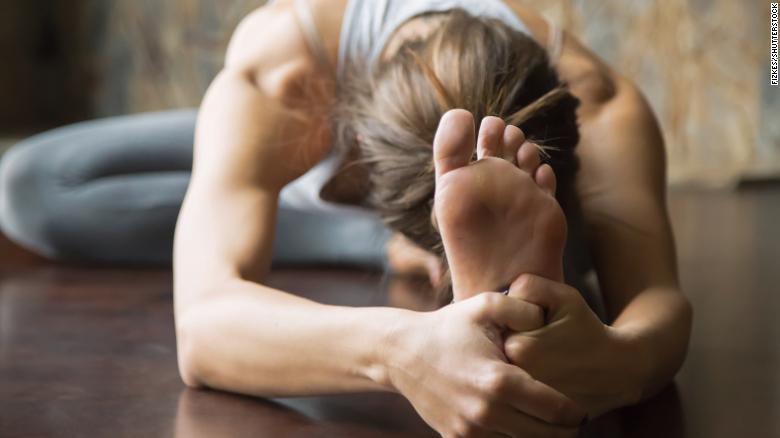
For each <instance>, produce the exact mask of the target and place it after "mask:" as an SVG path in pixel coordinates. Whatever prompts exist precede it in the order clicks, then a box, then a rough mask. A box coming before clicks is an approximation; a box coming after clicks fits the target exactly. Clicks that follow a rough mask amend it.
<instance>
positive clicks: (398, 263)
mask: <svg viewBox="0 0 780 438" xmlns="http://www.w3.org/2000/svg"><path fill="white" fill-rule="evenodd" d="M386 251H387V258H388V260H389V262H390V267H391V268H392V269H393V271H394V272H396V273H398V274H401V275H425V276H427V277H428V279H429V280H430V281H431V285H432V286H433V287H434V288H437V287H439V285H440V284H441V280H442V275H443V272H444V266H443V264H442V261H441V259H440V258H439V257H437V256H436V255H434V254H433V253H430V252H428V251H426V250H424V249H422V248H420V247H419V246H417V245H415V244H414V243H412V241H411V240H409V239H407V238H406V237H404V235H403V234H400V233H395V234H393V236H392V237H391V238H390V240H388V242H387V246H386Z"/></svg>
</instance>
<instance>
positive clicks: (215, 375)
mask: <svg viewBox="0 0 780 438" xmlns="http://www.w3.org/2000/svg"><path fill="white" fill-rule="evenodd" d="M225 288H226V289H229V290H224V291H221V293H220V294H219V295H215V297H214V298H212V299H209V300H206V301H203V302H201V303H197V304H193V305H191V306H189V307H188V308H187V309H186V310H184V311H182V312H181V314H179V315H177V337H178V344H179V362H180V368H181V370H182V375H183V377H184V378H185V381H187V383H188V384H191V385H202V386H208V387H212V388H217V389H223V390H227V391H233V392H239V393H244V394H251V395H259V396H296V395H312V394H323V393H339V392H355V391H372V390H387V389H388V388H387V385H386V384H385V383H384V376H383V375H382V370H383V367H382V366H381V359H380V358H381V356H382V355H383V354H384V351H383V344H384V339H385V338H386V337H387V334H388V333H390V331H392V330H393V327H394V325H395V324H398V323H399V320H401V319H402V318H403V317H405V316H407V315H409V314H410V312H408V311H405V310H400V309H392V308H350V307H336V306H328V305H323V304H319V303H315V302H312V301H309V300H306V299H303V298H300V297H296V296H293V295H290V294H287V293H284V292H281V291H278V290H274V289H271V288H268V287H265V286H261V285H259V284H255V283H250V282H245V281H239V280H236V281H233V282H232V283H231V284H229V285H226V286H225Z"/></svg>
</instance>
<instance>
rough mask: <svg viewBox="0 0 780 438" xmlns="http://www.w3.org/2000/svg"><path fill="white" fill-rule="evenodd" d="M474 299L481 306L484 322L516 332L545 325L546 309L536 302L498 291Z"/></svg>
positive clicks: (484, 293)
mask: <svg viewBox="0 0 780 438" xmlns="http://www.w3.org/2000/svg"><path fill="white" fill-rule="evenodd" d="M474 299H475V300H477V303H478V305H479V306H480V307H481V309H480V310H481V312H480V316H481V319H482V321H483V322H490V323H493V324H496V325H498V326H500V327H502V328H506V329H509V330H511V331H514V332H527V331H532V330H537V329H539V328H541V327H543V326H544V309H542V308H541V307H540V306H538V305H536V304H534V303H530V302H528V301H524V300H520V299H517V298H513V297H508V296H506V295H504V294H501V293H497V292H483V293H481V294H479V295H477V296H475V297H474Z"/></svg>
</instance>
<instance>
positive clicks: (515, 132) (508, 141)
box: [503, 125, 525, 163]
mask: <svg viewBox="0 0 780 438" xmlns="http://www.w3.org/2000/svg"><path fill="white" fill-rule="evenodd" d="M523 142H525V134H523V131H522V130H521V129H520V128H518V127H517V126H514V125H507V127H506V129H505V130H504V151H503V158H504V159H505V160H507V161H509V162H510V163H518V160H517V152H518V151H519V150H520V147H521V146H522V145H523Z"/></svg>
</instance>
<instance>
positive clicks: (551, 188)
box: [534, 164, 558, 196]
mask: <svg viewBox="0 0 780 438" xmlns="http://www.w3.org/2000/svg"><path fill="white" fill-rule="evenodd" d="M534 180H536V184H537V185H538V186H539V187H541V188H542V190H544V191H545V192H547V194H548V195H550V196H555V189H556V186H557V185H558V181H557V179H556V178H555V172H554V171H553V168H552V167H550V165H549V164H542V165H541V166H539V168H538V169H536V174H535V175H534Z"/></svg>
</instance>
